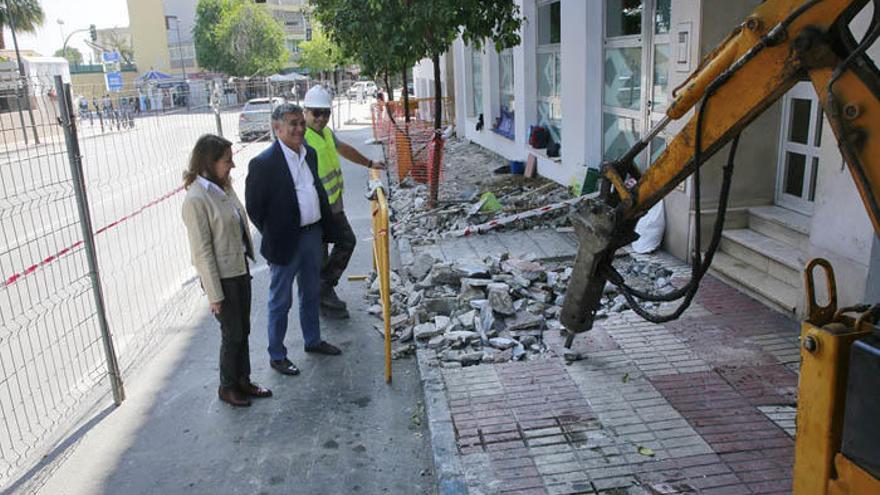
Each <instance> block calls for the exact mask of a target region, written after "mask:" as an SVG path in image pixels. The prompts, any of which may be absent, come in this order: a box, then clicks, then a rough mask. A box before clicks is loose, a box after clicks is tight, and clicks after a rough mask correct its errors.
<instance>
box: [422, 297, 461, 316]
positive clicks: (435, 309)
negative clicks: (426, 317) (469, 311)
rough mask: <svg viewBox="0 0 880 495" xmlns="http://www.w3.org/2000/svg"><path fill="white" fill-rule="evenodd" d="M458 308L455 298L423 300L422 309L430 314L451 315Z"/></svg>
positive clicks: (428, 298) (429, 298) (427, 298)
mask: <svg viewBox="0 0 880 495" xmlns="http://www.w3.org/2000/svg"><path fill="white" fill-rule="evenodd" d="M457 306H458V304H457V299H456V298H455V297H426V298H424V299H423V300H422V307H423V308H424V310H425V311H427V312H428V313H435V314H442V315H449V314H452V312H453V311H455V308H456V307H457Z"/></svg>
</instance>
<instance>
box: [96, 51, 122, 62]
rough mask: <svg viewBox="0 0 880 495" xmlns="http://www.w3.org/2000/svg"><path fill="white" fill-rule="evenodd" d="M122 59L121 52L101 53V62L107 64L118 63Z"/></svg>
mask: <svg viewBox="0 0 880 495" xmlns="http://www.w3.org/2000/svg"><path fill="white" fill-rule="evenodd" d="M119 59H120V56H119V52H115V51H114V52H101V61H102V62H104V63H105V64H106V63H113V62H116V63H118V62H119Z"/></svg>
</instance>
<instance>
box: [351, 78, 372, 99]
mask: <svg viewBox="0 0 880 495" xmlns="http://www.w3.org/2000/svg"><path fill="white" fill-rule="evenodd" d="M359 88H363V90H364V96H369V97H373V98H375V97H376V93H377V92H378V91H379V88H378V87H376V83H375V82H373V81H358V82H356V83H354V84H352V85H351V87H350V88H348V97H349V98H357V95H358V89H359Z"/></svg>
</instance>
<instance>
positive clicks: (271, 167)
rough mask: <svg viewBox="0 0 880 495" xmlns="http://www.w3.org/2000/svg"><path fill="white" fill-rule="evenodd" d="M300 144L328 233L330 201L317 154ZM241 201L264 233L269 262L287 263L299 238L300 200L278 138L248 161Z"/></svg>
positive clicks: (262, 251)
mask: <svg viewBox="0 0 880 495" xmlns="http://www.w3.org/2000/svg"><path fill="white" fill-rule="evenodd" d="M303 146H305V148H306V163H307V164H308V166H309V169H310V170H311V171H312V177H314V178H315V189H317V191H318V202H319V204H320V207H321V226H322V228H323V229H324V232H325V233H327V232H328V231H329V230H330V225H331V223H330V222H331V212H330V203H329V202H328V201H327V192H326V191H325V190H324V186H323V185H321V179H320V178H319V177H318V155H317V154H316V153H315V150H314V149H313V148H312V147H310V146H309V145H307V144H305V143H303ZM244 201H245V208H246V209H247V212H248V216H249V217H250V219H251V222H253V224H254V225H255V226H256V227H257V230H259V231H260V234H262V236H263V240H262V241H261V243H260V254H262V255H263V257H264V258H266V260H267V261H268V262H269V263H272V264H276V265H286V264H288V263H290V261H291V260H292V259H293V256H294V254H295V253H296V247H297V243H298V240H299V233H300V226H299V218H300V214H299V203H298V202H297V198H296V187H295V186H294V184H293V177H291V175H290V168H288V166H287V161H286V160H285V159H284V152H283V151H281V145H280V144H279V143H278V142H277V141H276V142H274V143H272V146H270V147H268V148H266V149H265V150H264V151H263V152H262V153H260V154H259V155H257V156H255V157H254V158H253V159H252V160H251V161H250V163H249V164H248V174H247V178H246V179H245V192H244Z"/></svg>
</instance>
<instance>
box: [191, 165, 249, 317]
mask: <svg viewBox="0 0 880 495" xmlns="http://www.w3.org/2000/svg"><path fill="white" fill-rule="evenodd" d="M225 191H226V195H225V196H224V195H222V194H220V193H219V191H208V190H206V189H205V188H204V187H203V186H202V185H201V184H199V183H198V182H193V183H192V184H191V185H190V186H189V189H187V191H186V197H185V198H184V199H183V223H184V224H185V225H186V233H187V237H188V238H189V248H190V253H191V255H192V264H193V266H195V268H196V272H197V273H198V275H199V278H200V279H201V281H202V287H203V288H204V289H205V293H206V294H207V295H208V300H209V301H210V302H212V303H214V302H220V301H222V300H223V298H224V296H223V289H222V287H221V286H220V279H221V278H232V277H237V276H239V275H244V274H245V273H247V261H246V260H245V253H244V249H243V245H242V236H241V227H240V224H239V220H238V217H237V216H236V215H235V211H234V210H233V209H232V207H233V206H235V207H236V208H238V211H239V213H240V214H241V218H242V220H243V221H244V226H245V229H244V230H245V236H246V239H247V249H248V253H251V259H253V254H252V253H253V252H254V245H253V241H252V240H251V232H250V224H249V223H248V219H247V212H246V211H245V209H244V207H243V206H242V205H241V201H239V200H238V196H236V194H235V191H234V190H233V189H232V188H231V187H227V188H226V189H225Z"/></svg>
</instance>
